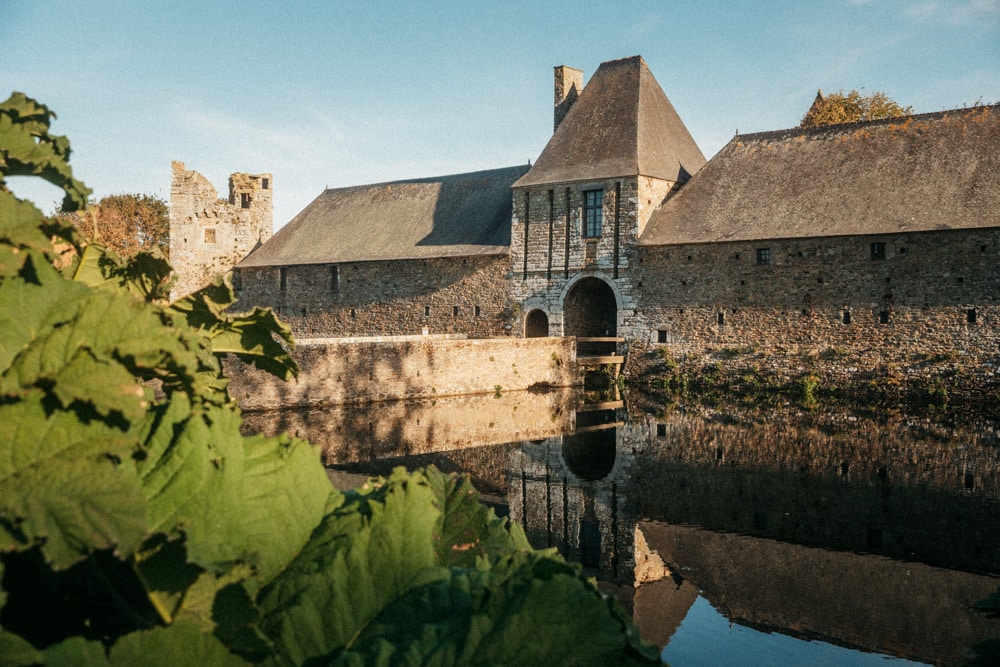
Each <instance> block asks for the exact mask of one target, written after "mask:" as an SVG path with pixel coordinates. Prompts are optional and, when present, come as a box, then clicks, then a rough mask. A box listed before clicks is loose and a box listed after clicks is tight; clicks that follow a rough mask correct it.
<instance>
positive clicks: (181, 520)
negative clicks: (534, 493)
mask: <svg viewBox="0 0 1000 667" xmlns="http://www.w3.org/2000/svg"><path fill="white" fill-rule="evenodd" d="M51 118H52V114H51V112H49V111H48V109H47V108H45V107H44V106H43V105H40V104H38V103H36V102H35V101H33V100H30V99H28V98H26V97H24V96H23V95H15V96H13V97H11V99H9V100H7V102H5V103H3V104H2V105H0V158H2V162H0V330H2V331H3V332H4V334H3V338H2V339H0V424H2V425H3V426H2V428H3V437H2V438H0V581H2V587H0V664H3V665H28V664H40V663H44V664H51V665H59V664H93V665H107V664H143V663H149V662H151V661H152V662H158V663H164V664H198V663H202V664H210V665H217V664H220V665H221V664H230V663H231V664H247V663H255V662H256V663H266V664H300V663H304V662H317V661H318V662H322V663H330V664H345V665H347V664H426V663H433V664H441V665H447V664H557V663H558V664H580V665H582V664H644V663H654V662H656V652H655V650H653V649H652V648H651V647H648V646H646V645H644V644H642V643H641V641H640V640H639V638H638V636H637V634H636V631H635V628H634V626H633V625H632V624H631V621H630V620H629V619H628V618H627V617H626V616H625V614H624V613H623V612H622V610H621V609H620V607H619V606H618V605H617V603H615V602H614V601H613V600H611V599H609V598H607V597H605V596H603V595H602V594H601V593H600V592H599V591H598V590H597V589H596V587H595V586H594V585H593V584H592V583H591V582H589V581H588V580H586V579H584V578H583V577H582V576H581V575H580V573H579V570H578V568H576V567H575V566H571V565H569V564H567V563H566V562H564V561H563V560H562V559H561V558H559V557H558V556H557V555H556V554H554V553H550V552H535V551H532V550H530V549H529V548H528V545H527V541H526V540H525V537H524V535H523V533H522V532H521V531H520V530H519V529H518V528H517V527H516V526H511V525H509V524H508V523H507V522H506V521H502V520H500V519H497V518H496V517H495V516H494V514H493V512H492V510H488V509H487V508H485V507H484V506H483V505H481V504H480V503H479V502H478V496H477V494H476V493H475V491H474V489H473V488H472V487H471V485H470V484H469V482H468V481H467V479H464V478H460V477H456V476H449V475H444V474H443V473H440V472H438V471H436V470H434V469H430V470H426V471H422V472H414V473H409V474H408V473H406V472H405V471H402V470H399V471H396V472H394V473H393V474H392V475H391V476H390V477H389V478H388V479H382V480H378V481H375V482H372V483H370V484H369V485H367V486H365V487H363V488H362V489H360V490H357V491H354V492H350V493H347V494H341V493H339V492H336V491H334V490H333V489H332V487H331V486H330V483H329V481H328V480H327V478H326V475H325V473H324V471H323V468H322V466H321V465H320V463H319V461H318V453H317V452H316V451H315V450H314V449H313V448H312V447H311V446H310V445H309V444H308V443H306V442H304V441H300V440H296V439H294V438H290V437H288V436H279V437H272V438H267V437H260V436H254V437H245V436H243V435H241V433H240V424H241V419H240V415H239V411H238V409H237V408H236V406H235V404H234V403H233V401H232V400H231V398H230V396H229V394H228V392H227V389H226V383H227V381H226V378H225V376H224V374H223V372H222V365H221V361H220V357H221V356H223V355H225V354H227V353H233V354H236V355H237V356H239V357H241V358H242V359H243V360H245V361H248V362H251V363H256V364H257V365H259V366H260V367H262V368H265V369H267V370H270V371H272V372H274V373H276V374H278V375H279V376H281V377H286V378H287V377H290V376H291V375H292V374H293V373H294V372H295V367H294V363H293V362H292V360H291V358H290V356H289V355H288V354H287V352H286V351H285V346H287V345H290V344H291V339H290V334H289V331H288V329H287V328H286V327H284V325H282V324H281V323H279V322H278V321H277V320H276V319H275V318H274V316H273V315H272V314H271V313H270V312H267V311H261V310H257V311H254V312H253V313H249V314H246V315H241V316H234V315H230V314H228V313H227V312H226V310H225V309H226V307H227V306H228V305H229V304H230V303H231V300H232V291H231V289H230V288H229V286H228V284H226V283H225V282H222V281H219V282H217V283H216V284H213V285H210V286H208V287H207V288H205V289H203V290H201V291H199V292H196V293H195V294H193V295H191V296H189V297H187V298H185V299H184V300H183V301H180V302H177V303H174V304H169V303H168V302H167V301H166V294H167V290H168V287H169V284H168V283H169V279H168V278H169V266H168V265H167V264H166V262H165V261H164V260H163V259H162V258H160V257H158V256H156V255H155V254H150V253H144V252H140V253H138V254H137V255H136V256H135V257H134V258H133V259H131V260H129V261H124V260H122V259H120V258H119V257H118V256H117V255H116V254H115V253H113V252H111V251H110V250H108V249H107V248H106V247H104V246H103V245H101V244H99V243H89V244H88V243H87V242H85V241H84V240H83V239H82V237H81V236H80V234H79V230H78V229H76V228H75V227H73V226H72V225H68V224H65V222H64V221H60V220H50V221H46V220H44V218H43V216H42V214H41V212H40V211H38V210H37V209H36V208H35V207H34V206H33V205H31V204H30V203H29V202H23V201H20V200H17V199H16V198H15V197H14V196H13V195H12V194H11V193H10V192H9V191H8V189H7V188H6V185H5V183H4V181H3V178H5V177H6V176H7V175H9V174H12V173H15V172H17V173H36V174H39V175H42V176H43V177H45V178H47V179H48V180H50V181H51V182H53V183H55V184H56V185H58V186H60V187H61V188H63V190H64V191H65V192H66V200H65V201H64V209H65V210H72V207H74V206H80V207H82V206H84V205H85V204H86V201H87V190H86V188H84V187H83V185H82V184H81V183H79V182H78V181H76V180H75V179H74V178H73V176H72V172H71V171H70V169H69V166H68V164H67V163H66V157H67V156H68V155H69V144H68V142H66V141H65V139H63V138H61V137H53V136H51V135H49V133H48V127H49V122H50V119H51ZM540 627H545V628H546V630H545V633H544V634H539V632H538V629H539V628H540Z"/></svg>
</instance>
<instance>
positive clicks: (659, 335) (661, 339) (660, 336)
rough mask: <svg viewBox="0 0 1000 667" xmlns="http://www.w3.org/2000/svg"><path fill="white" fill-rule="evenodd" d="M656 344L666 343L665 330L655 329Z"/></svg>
mask: <svg viewBox="0 0 1000 667" xmlns="http://www.w3.org/2000/svg"><path fill="white" fill-rule="evenodd" d="M656 342H657V343H666V342H667V330H666V329H657V331H656Z"/></svg>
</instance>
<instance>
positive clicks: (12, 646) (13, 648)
mask: <svg viewBox="0 0 1000 667" xmlns="http://www.w3.org/2000/svg"><path fill="white" fill-rule="evenodd" d="M43 659H44V656H43V655H42V653H41V652H40V651H38V650H36V649H35V647H34V646H32V645H31V644H29V643H28V642H26V641H25V640H24V639H22V638H21V637H20V636H18V635H15V634H14V633H13V632H7V631H6V630H4V629H3V628H0V667H20V666H21V665H37V664H40V663H41V662H42V661H43Z"/></svg>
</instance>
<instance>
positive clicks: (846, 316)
mask: <svg viewBox="0 0 1000 667" xmlns="http://www.w3.org/2000/svg"><path fill="white" fill-rule="evenodd" d="M843 321H844V324H850V323H851V311H849V310H845V311H844V316H843Z"/></svg>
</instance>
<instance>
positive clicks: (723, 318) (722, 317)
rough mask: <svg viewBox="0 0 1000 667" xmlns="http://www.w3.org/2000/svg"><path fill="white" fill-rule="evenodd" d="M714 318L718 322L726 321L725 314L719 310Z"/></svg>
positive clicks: (723, 322)
mask: <svg viewBox="0 0 1000 667" xmlns="http://www.w3.org/2000/svg"><path fill="white" fill-rule="evenodd" d="M715 319H716V321H717V322H718V323H719V324H725V323H726V314H725V313H724V312H722V311H721V310H720V311H719V314H718V315H717V316H716V318H715Z"/></svg>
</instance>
